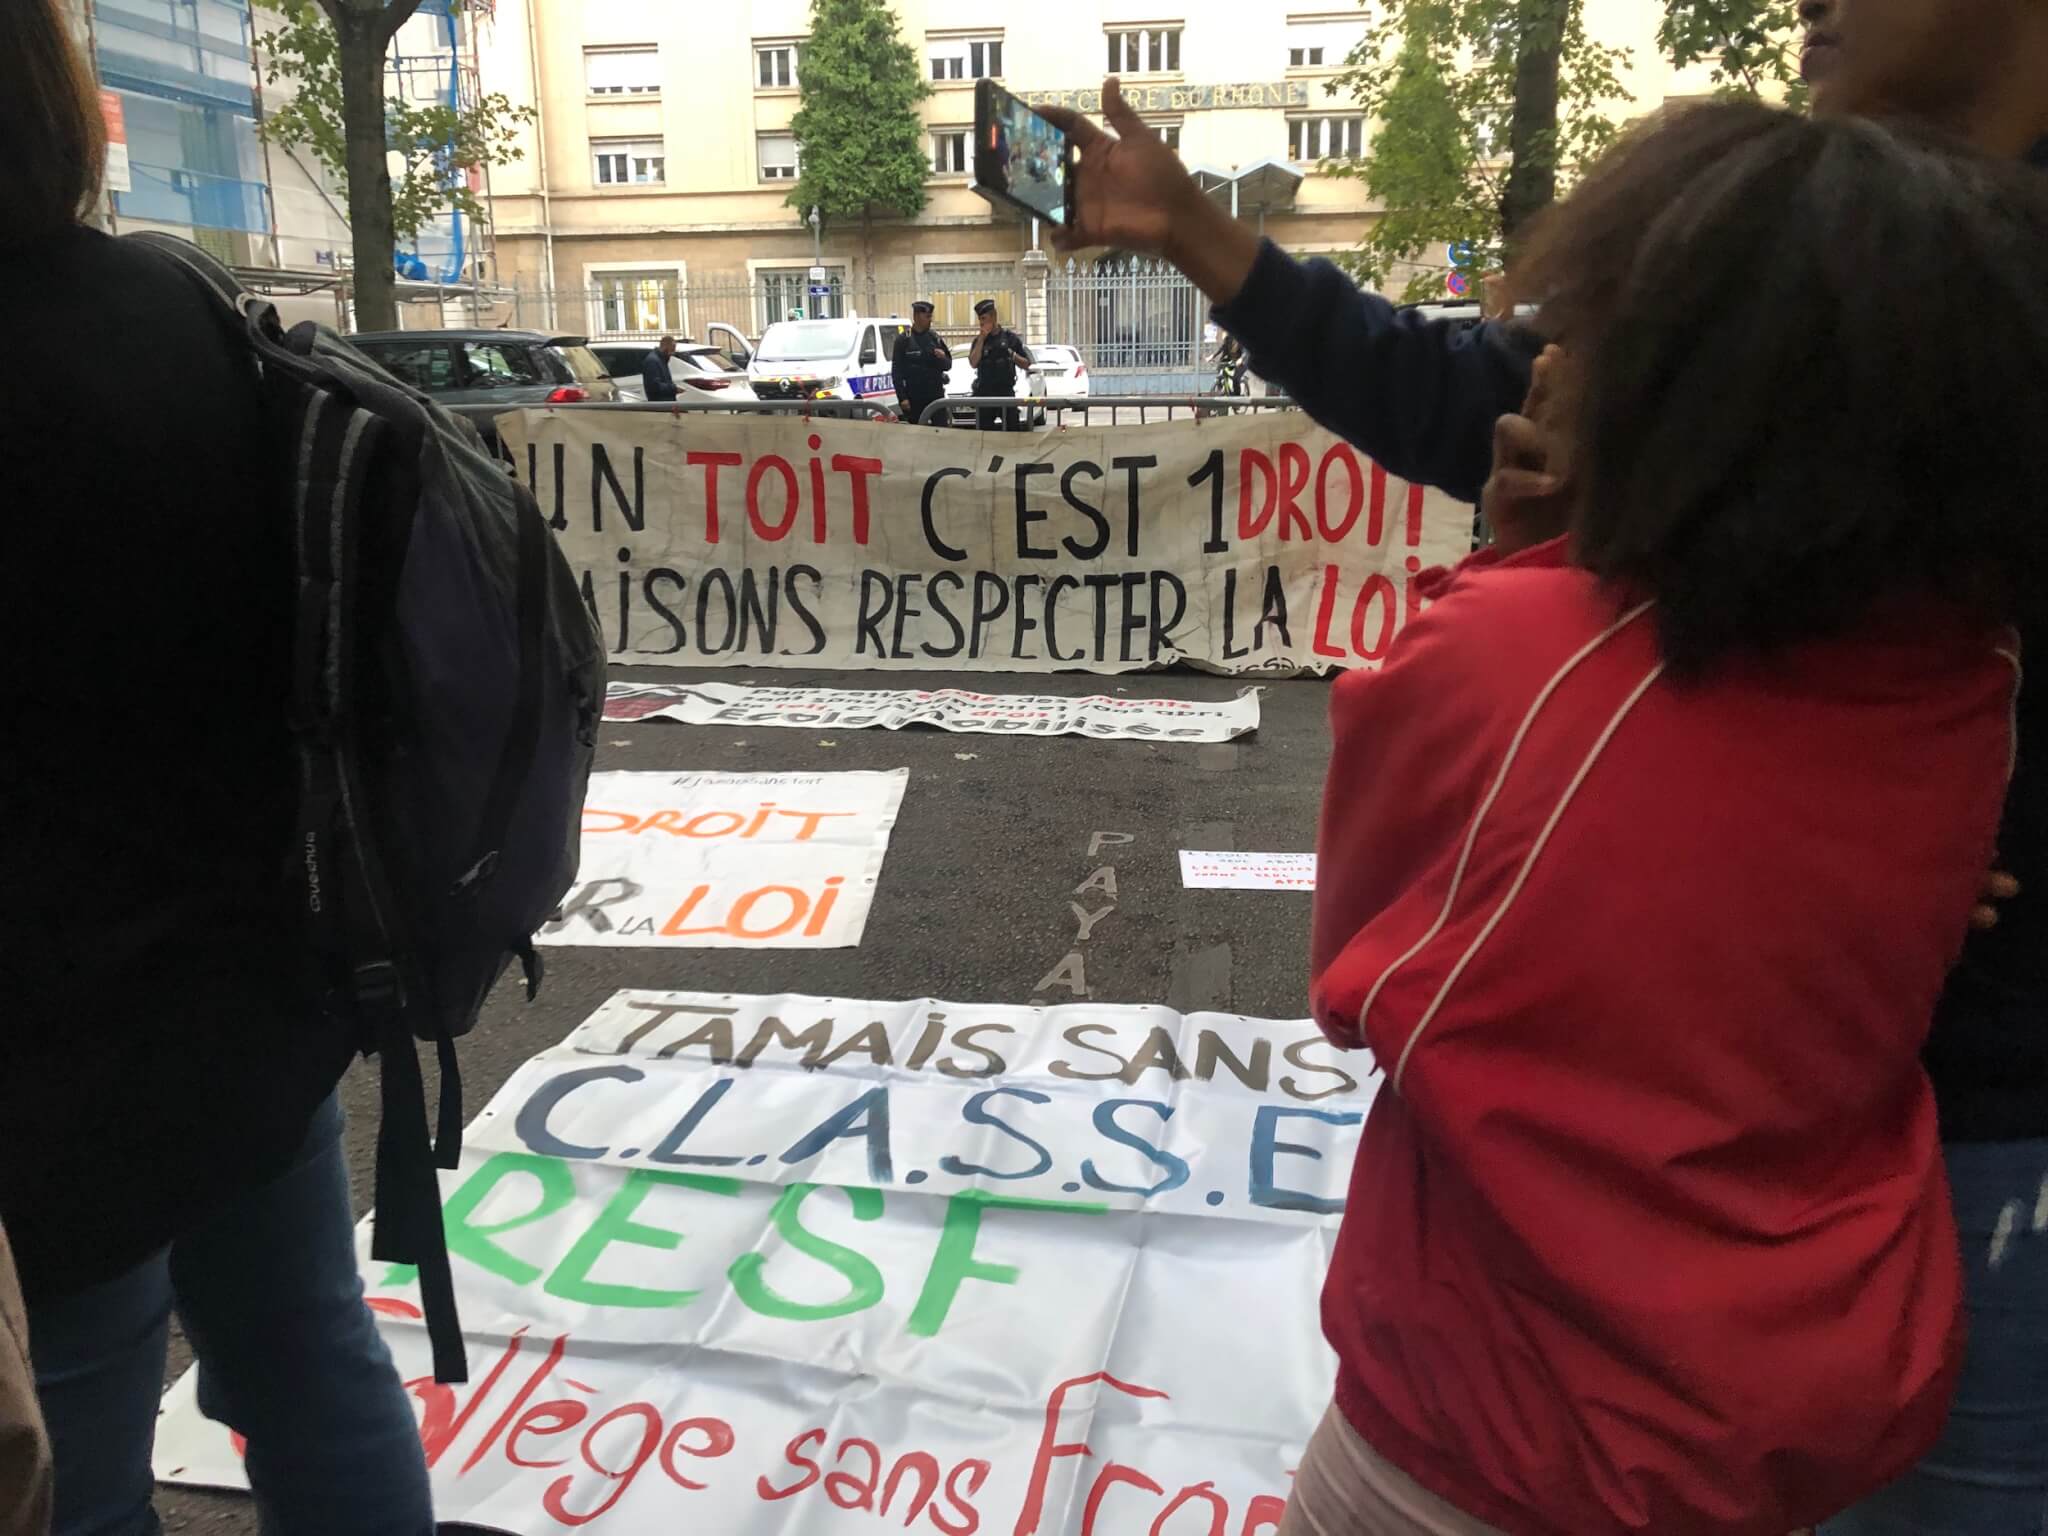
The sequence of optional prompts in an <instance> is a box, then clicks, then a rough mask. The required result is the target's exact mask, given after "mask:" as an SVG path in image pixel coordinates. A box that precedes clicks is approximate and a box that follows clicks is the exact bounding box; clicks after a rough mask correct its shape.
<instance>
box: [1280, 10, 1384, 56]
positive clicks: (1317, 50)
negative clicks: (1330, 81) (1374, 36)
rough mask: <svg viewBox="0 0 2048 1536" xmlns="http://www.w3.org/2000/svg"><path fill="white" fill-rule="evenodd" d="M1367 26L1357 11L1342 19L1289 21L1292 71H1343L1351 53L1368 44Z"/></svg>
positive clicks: (1288, 45)
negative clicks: (1366, 36) (1366, 40)
mask: <svg viewBox="0 0 2048 1536" xmlns="http://www.w3.org/2000/svg"><path fill="white" fill-rule="evenodd" d="M1365 28H1366V23H1365V21H1364V20H1363V19H1361V17H1360V16H1359V15H1358V13H1357V12H1355V11H1352V12H1347V13H1345V14H1343V15H1341V16H1290V17H1288V18H1287V67H1288V68H1289V69H1342V68H1343V67H1344V64H1345V62H1346V61H1347V60H1348V59H1349V58H1350V57H1351V52H1352V50H1353V49H1354V48H1356V47H1357V46H1358V45H1359V44H1360V43H1362V42H1364V41H1365Z"/></svg>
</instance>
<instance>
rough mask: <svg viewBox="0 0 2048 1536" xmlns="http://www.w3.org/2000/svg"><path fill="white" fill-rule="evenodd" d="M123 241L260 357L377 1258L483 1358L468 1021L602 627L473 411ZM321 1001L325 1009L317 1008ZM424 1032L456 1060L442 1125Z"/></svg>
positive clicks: (323, 977)
mask: <svg viewBox="0 0 2048 1536" xmlns="http://www.w3.org/2000/svg"><path fill="white" fill-rule="evenodd" d="M130 238H132V239H134V240H137V241H139V242H144V243H146V244H147V245H148V246H149V247H150V248H151V249H153V250H156V251H159V252H161V253H163V254H164V255H165V256H167V257H168V258H170V259H172V260H174V261H176V262H178V263H179V264H180V265H181V266H182V267H183V268H184V269H185V271H186V272H188V273H189V274H190V275H191V276H192V277H193V278H195V279H196V280H198V281H199V282H201V283H202V284H203V285H204V286H205V287H206V289H207V291H208V292H209V293H210V294H211V295H212V296H213V299H214V302H216V303H218V304H220V305H221V306H223V308H222V314H223V316H224V318H225V319H226V320H227V321H228V322H229V324H230V325H231V327H232V329H233V332H234V335H235V338H236V341H237V343H238V344H240V345H243V346H246V347H247V348H248V349H249V351H250V352H251V353H252V354H253V355H254V360H255V364H256V367H257V369H258V371H259V373H260V375H261V378H262V386H263V395H264V402H265V409H266V411H267V412H268V413H269V415H270V418H271V421H270V427H271V445H272V447H273V448H274V449H275V450H276V451H278V453H279V456H280V468H281V471H282V473H283V474H284V476H285V481H286V483H287V484H288V485H289V488H290V496H289V513H290V516H291V518H292V523H293V528H294V530H295V533H296V546H297V575H298V591H297V599H296V603H295V625H296V632H295V634H294V636H293V641H292V678H293V681H292V694H291V706H290V707H291V727H292V734H293V738H294V740H295V742H296V744H297V755H298V765H299V774H300V788H299V817H298V830H297V836H296V838H295V841H294V844H293V847H292V848H291V849H290V851H289V865H290V879H291V884H292V888H293V890H294V892H295V895H296V898H297V899H298V901H299V902H300V903H301V904H302V908H303V911H304V914H305V917H306V920H307V933H308V950H309V959H310V963H311V970H312V973H313V976H314V982H315V989H316V991H317V997H318V1002H317V1005H316V1008H315V1011H316V1012H317V1013H318V1014H319V1015H320V1017H321V1019H323V1020H325V1021H326V1022H327V1023H329V1024H331V1025H333V1026H336V1027H340V1028H342V1029H345V1030H347V1031H349V1033H350V1037H351V1039H352V1041H353V1042H354V1044H355V1045H356V1046H357V1048H358V1049H360V1050H361V1051H362V1052H363V1053H364V1054H365V1055H377V1056H379V1057H381V1058H382V1089H383V1121H382V1124H381V1125H380V1127H379V1129H378V1136H377V1212H376V1235H375V1239H374V1246H373V1248H372V1256H373V1257H374V1258H376V1259H378V1260H380V1261H390V1262H394V1263H402V1264H415V1265H417V1266H418V1268H419V1277H420V1295H421V1299H422V1301H423V1302H424V1303H425V1308H426V1322H427V1331H428V1336H429V1338H430V1339H431V1341H432V1344H433V1352H434V1374H435V1376H436V1378H437V1379H438V1380H441V1381H462V1380H464V1379H466V1374H467V1372H466V1364H465V1360H464V1352H463V1348H462V1333H461V1328H460V1325H459V1323H458V1321H457V1319H456V1315H455V1293H454V1285H453V1279H452V1277H451V1275H450V1273H449V1264H448V1247H447V1235H446V1232H445V1230H444V1229H443V1227H442V1218H441V1192H440V1185H439V1181H438V1179H437V1178H436V1177H435V1174H434V1168H435V1166H436V1165H438V1166H440V1167H443V1168H453V1167H455V1166H456V1164H457V1160H458V1159H459V1157H460V1155H461V1150H462V1082H461V1076H460V1073H459V1072H458V1070H457V1066H456V1061H455V1051H454V1041H455V1038H456V1037H457V1036H459V1035H462V1034H465V1033H467V1032H468V1031H469V1029H470V1028H471V1026H473V1025H474V1024H475V1023H476V1020H477V1014H478V1012H479V1011H480V1010H481V1009H482V1007H483V1003H484V998H485V996H486V994H488V993H489V991H490V990H491V988H492V986H493V985H495V984H496V982H497V981H498V979H499V977H500V976H501V975H503V973H504V971H505V969H506V967H507V965H508V964H509V963H510V962H511V960H512V959H513V958H514V957H515V956H516V957H517V958H518V959H519V960H520V961H521V962H522V964H523V966H524V969H525V974H526V986H527V996H528V997H529V998H531V997H532V996H533V995H534V992H535V990H536V989H537V988H538V987H539V985H540V979H541V965H540V959H539V956H538V954H537V953H536V951H535V950H534V948H533V943H532V936H533V934H534V932H535V931H536V930H537V929H538V928H539V927H540V926H541V925H542V924H543V923H544V922H546V921H547V919H548V918H549V916H550V915H551V914H552V913H553V912H554V911H555V909H556V907H557V906H558V905H559V903H560V902H561V899H562V896H563V894H564V893H565V892H566V891H567V890H568V888H569V886H570V884H571V882H572V881H573V880H574V878H575V874H576V861H577V852H578V844H579V837H580V825H581V820H582V810H583V797H584V792H585V790H586V789H587V787H588V784H589V779H590V765H591V759H592V757H593V756H594V754H595V751H596V745H597V726H598V720H599V717H600V715H601V713H602V711H603V706H604V691H605V658H604V649H603V641H602V639H601V637H600V636H599V634H598V631H597V627H596V623H595V621H594V620H593V618H592V617H591V614H590V610H589V609H588V608H587V607H586V606H585V605H584V602H583V598H582V594H581V592H580V591H579V590H578V588H577V585H576V582H575V578H574V577H573V575H572V574H571V572H570V569H569V565H568V562H567V561H566V560H565V559H564V558H563V557H562V554H561V551H560V550H559V549H557V548H556V546H555V542H554V536H553V535H552V534H551V533H550V532H549V530H548V527H547V524H546V522H545V521H544V519H543V518H542V516H541V512H540V509H539V507H538V506H537V505H536V504H535V502H534V499H533V497H532V495H531V494H530V493H529V492H528V491H527V490H526V489H525V488H524V487H523V486H520V485H519V484H518V483H517V482H515V481H514V480H513V479H512V478H511V476H510V475H508V474H507V473H506V472H505V468H504V466H503V465H502V464H500V463H498V462H497V461H496V460H494V459H492V458H491V457H489V456H488V455H487V454H486V453H485V452H484V450H483V447H482V444H481V442H480V440H479V439H478V437H477V435H476V433H475V431H474V430H473V429H472V428H470V427H469V426H468V425H467V424H466V423H464V422H462V421H460V420H458V419H457V418H456V417H454V416H452V415H450V414H449V413H448V412H447V411H445V410H443V409H442V408H441V407H440V406H438V405H436V404H434V403H433V402H432V401H431V400H429V399H427V398H426V397H425V396H424V395H421V394H419V393H417V392H415V391H413V390H411V389H408V388H407V387H405V386H404V385H402V384H400V383H398V381H397V380H395V379H393V378H392V377H391V376H390V375H389V374H387V373H385V372H384V371H383V370H382V369H380V368H379V367H377V365H376V364H374V363H372V362H370V361H369V360H368V359H367V358H365V357H363V356H362V354H361V353H359V352H357V351H355V350H354V349H353V348H351V347H350V346H349V345H348V343H347V342H346V341H344V340H343V339H342V338H341V337H339V336H337V335H336V334H335V333H334V332H332V331H330V330H327V329H324V328H322V327H318V326H315V325H312V324H310V323H307V324H302V325H298V326H295V327H293V328H292V330H291V331H290V332H289V333H286V332H285V331H284V330H282V329H281V327H280V325H279V322H278V319H277V314H276V311H275V310H274V309H272V307H271V306H270V305H269V304H267V303H265V302H264V301H262V300H261V299H258V298H255V297H253V296H251V295H249V294H247V293H245V292H243V290H242V287H241V285H240V283H239V282H237V280H236V279H235V277H234V274H233V273H231V272H229V271H228V269H227V268H226V267H224V266H222V265H220V264H219V263H218V262H216V261H215V260H214V259H213V258H212V257H210V256H208V255H206V254H205V253H204V252H203V251H200V250H199V249H198V248H197V247H195V246H192V245H189V244H187V243H185V242H184V241H181V240H176V239H173V238H171V237H169V236H164V235H156V234H143V235H135V236H131V237H130ZM309 1022H314V1021H309ZM415 1039H419V1040H431V1041H433V1042H434V1044H435V1046H436V1047H437V1049H438V1053H439V1057H440V1070H441V1101H440V1110H439V1117H438V1118H439V1124H438V1128H437V1130H436V1133H435V1136H434V1138H433V1141H432V1143H431V1145H430V1144H429V1142H428V1137H427V1123H426V1117H427V1110H426V1092H425V1086H424V1083H423V1080H422V1077H421V1074H420V1064H419V1057H418V1054H417V1050H416V1047H415V1045H414V1041H415Z"/></svg>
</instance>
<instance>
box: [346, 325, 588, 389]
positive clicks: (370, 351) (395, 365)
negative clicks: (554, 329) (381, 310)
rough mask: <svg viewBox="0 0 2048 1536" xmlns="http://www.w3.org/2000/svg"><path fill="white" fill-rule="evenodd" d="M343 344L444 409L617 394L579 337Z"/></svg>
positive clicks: (355, 339)
mask: <svg viewBox="0 0 2048 1536" xmlns="http://www.w3.org/2000/svg"><path fill="white" fill-rule="evenodd" d="M348 340H349V342H350V344H351V345H353V346H355V347H356V348H357V349H358V350H360V351H361V352H362V353H363V354H364V355H365V356H367V357H369V358H370V359H371V360H372V361H373V362H375V363H377V364H378V365H379V366H380V367H382V368H383V369H384V370H385V371H386V372H388V373H390V374H392V375H393V376H394V377H396V378H397V379H398V380H399V382H400V383H404V384H410V385H411V386H412V387H413V388H414V389H417V390H420V391H421V392H423V393H425V394H429V395H432V396H433V397H434V398H435V399H436V400H439V401H440V402H442V404H444V405H490V406H499V405H570V404H575V403H578V402H581V401H585V400H616V399H618V397H619V391H618V386H617V385H615V384H613V383H612V380H611V375H609V374H607V373H606V372H605V371H604V365H603V364H602V363H600V362H599V361H598V360H597V358H596V357H595V356H593V355H592V354H591V351H590V347H589V345H588V344H587V343H586V342H585V340H584V338H583V337H581V336H549V335H546V334H545V333H543V332H540V331H366V332H364V333H363V334H362V335H360V336H351V337H349V338H348Z"/></svg>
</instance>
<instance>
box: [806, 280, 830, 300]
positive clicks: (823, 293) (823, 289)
mask: <svg viewBox="0 0 2048 1536" xmlns="http://www.w3.org/2000/svg"><path fill="white" fill-rule="evenodd" d="M811 297H812V298H814V299H829V298H831V297H832V289H831V287H830V286H829V285H827V284H825V283H813V284H811Z"/></svg>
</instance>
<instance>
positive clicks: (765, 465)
mask: <svg viewBox="0 0 2048 1536" xmlns="http://www.w3.org/2000/svg"><path fill="white" fill-rule="evenodd" d="M771 470H773V471H774V472H775V473H776V474H778V475H780V476H782V495H783V504H782V520H781V521H780V522H777V523H773V524H771V523H769V522H768V520H767V519H765V518H764V517H762V516H761V481H762V480H763V479H764V478H766V477H767V475H768V473H769V471H771ZM796 513H797V494H796V470H795V469H794V468H792V467H791V465H790V462H789V460H787V459H785V458H783V457H782V455H781V454H779V453H771V454H768V455H766V456H765V457H763V458H759V459H756V460H755V461H754V467H753V468H752V469H750V470H748V471H747V522H748V524H749V525H750V526H751V527H752V528H753V530H754V533H755V535H756V536H757V537H759V538H763V539H766V540H768V541H769V542H770V543H771V544H772V543H774V542H776V541H777V540H779V539H785V538H788V537H789V530H790V529H792V528H794V527H795V526H796Z"/></svg>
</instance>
